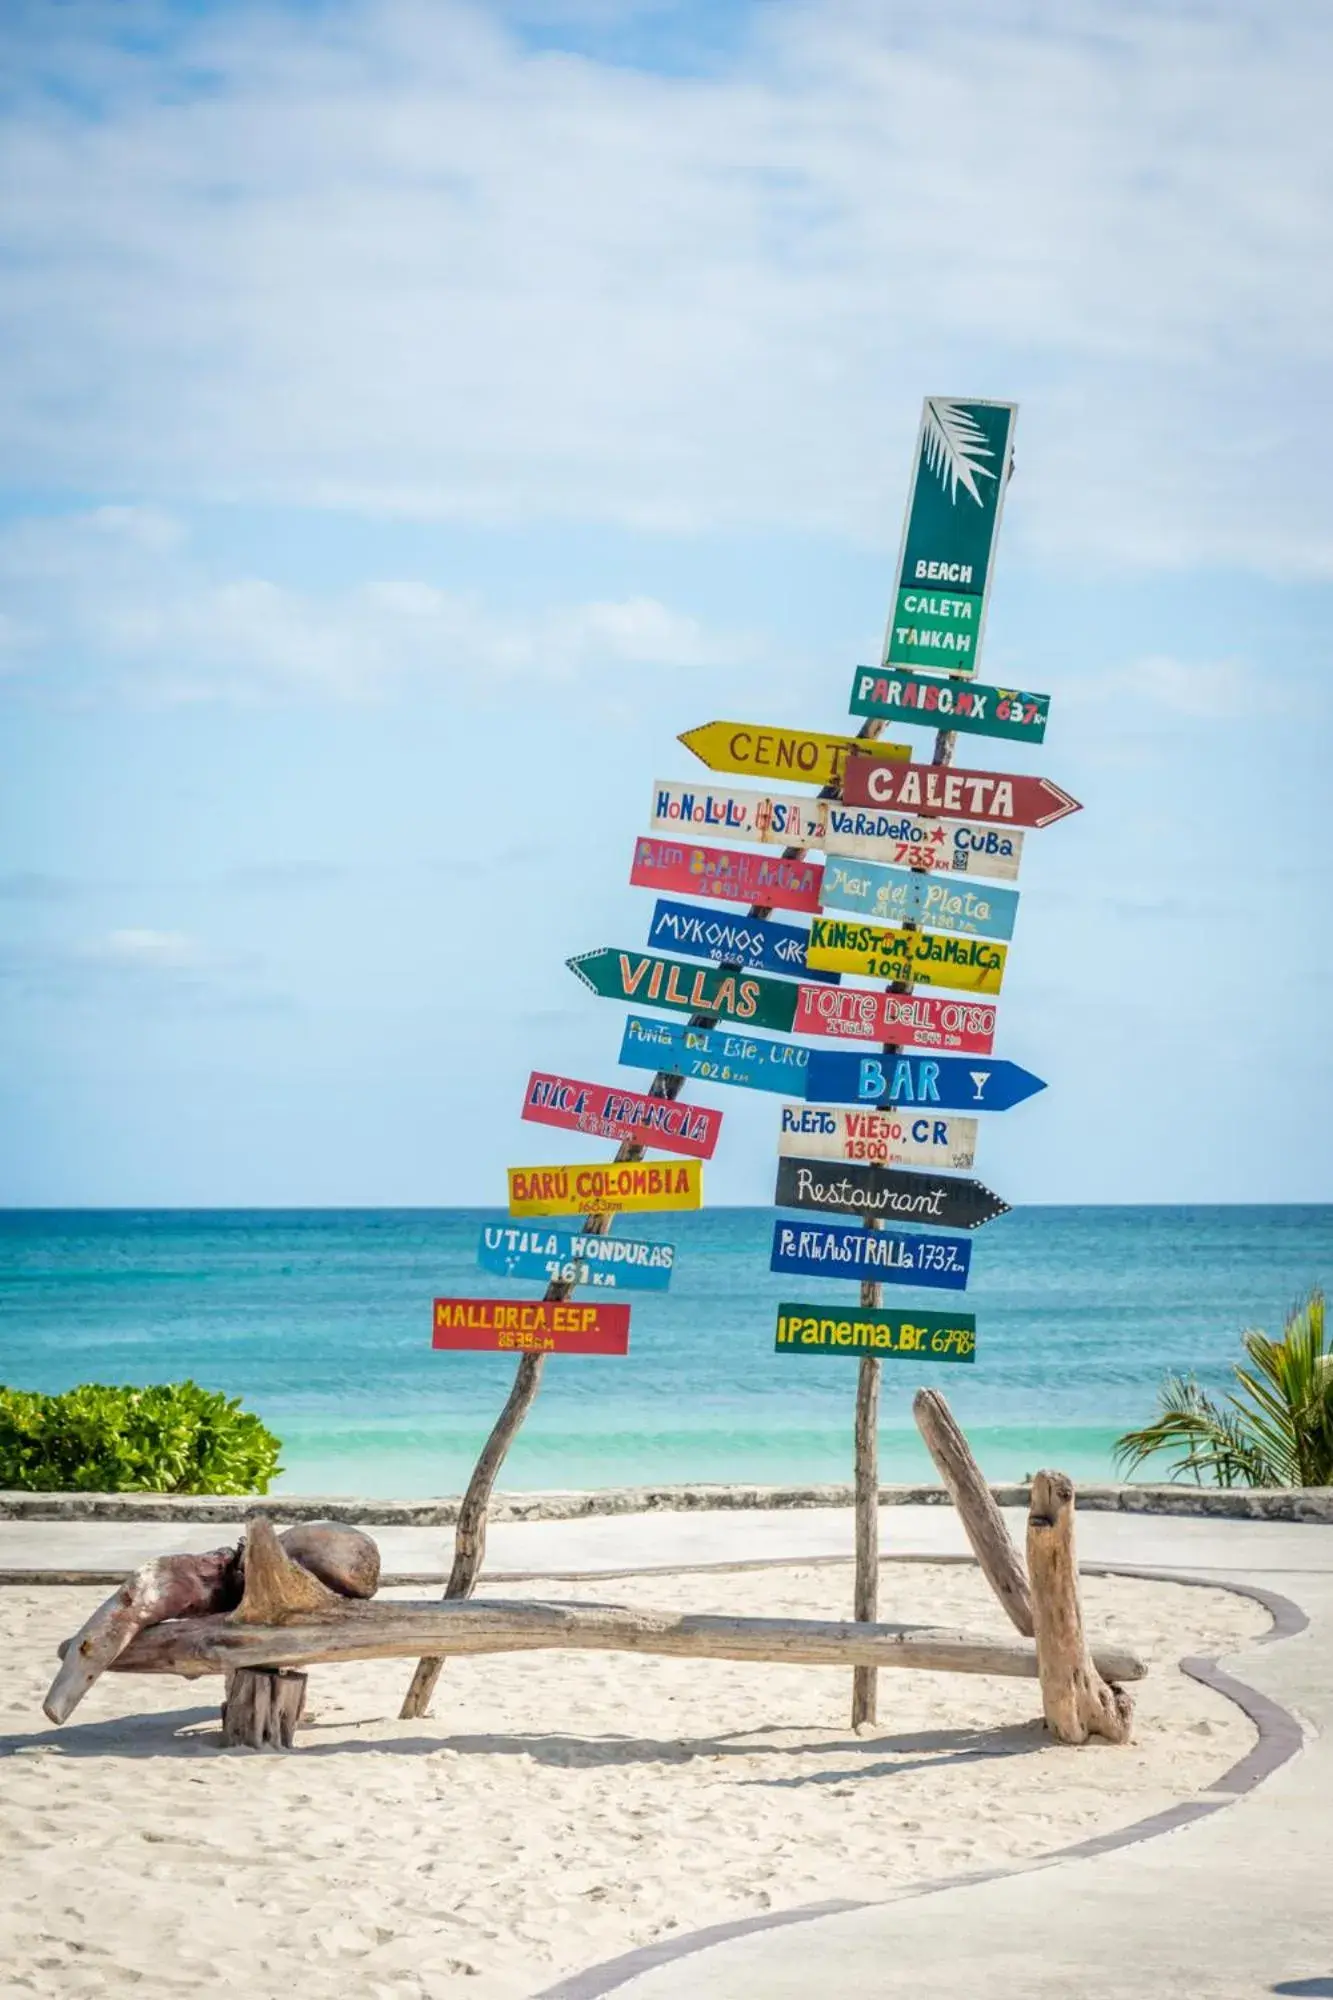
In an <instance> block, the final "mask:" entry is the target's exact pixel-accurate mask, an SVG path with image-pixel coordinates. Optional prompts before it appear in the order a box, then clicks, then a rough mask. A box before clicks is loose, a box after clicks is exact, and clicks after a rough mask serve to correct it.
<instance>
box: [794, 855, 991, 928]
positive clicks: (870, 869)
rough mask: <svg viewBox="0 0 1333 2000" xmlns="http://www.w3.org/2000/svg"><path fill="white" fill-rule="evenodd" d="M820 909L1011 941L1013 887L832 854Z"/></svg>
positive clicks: (825, 873) (826, 871)
mask: <svg viewBox="0 0 1333 2000" xmlns="http://www.w3.org/2000/svg"><path fill="white" fill-rule="evenodd" d="M824 907H825V909H835V910H860V911H861V912H862V913H863V914H864V915H865V916H867V917H879V918H887V919H888V920H889V921H890V922H892V923H900V924H902V923H914V924H924V925H925V927H926V929H927V930H934V931H957V932H958V933H959V935H960V936H962V937H989V938H1011V937H1012V936H1013V934H1014V919H1015V918H1016V917H1017V915H1018V891H1017V889H992V888H991V887H990V885H989V883H987V884H986V885H985V886H983V887H980V888H972V887H970V886H969V885H968V884H967V883H964V882H949V881H946V880H945V878H944V877H943V876H936V875H921V874H918V873H917V872H916V871H915V870H914V869H912V868H887V867H885V866H884V864H883V863H882V862H878V861H846V860H844V859H843V858H842V857H841V856H834V855H830V857H829V861H828V865H827V867H826V868H825V870H824Z"/></svg>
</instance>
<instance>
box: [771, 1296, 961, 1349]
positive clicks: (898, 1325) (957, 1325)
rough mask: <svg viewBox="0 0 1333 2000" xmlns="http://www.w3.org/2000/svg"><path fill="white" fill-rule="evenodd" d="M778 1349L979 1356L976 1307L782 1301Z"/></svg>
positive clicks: (774, 1343) (779, 1317) (776, 1339)
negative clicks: (841, 1307)
mask: <svg viewBox="0 0 1333 2000" xmlns="http://www.w3.org/2000/svg"><path fill="white" fill-rule="evenodd" d="M773 1345H774V1347H775V1348H776V1349H777V1351H778V1353H779V1354H858V1355H864V1354H872V1355H874V1357H875V1358H876V1360H878V1359H880V1358H881V1357H883V1358H884V1359H885V1360H891V1361H898V1360H901V1359H902V1357H903V1356H904V1355H910V1356H911V1357H912V1359H913V1360H914V1361H975V1360H976V1358H977V1323H976V1320H975V1319H974V1318H973V1316H972V1314H971V1313H923V1312H912V1313H906V1312H885V1311H883V1310H882V1309H877V1308H875V1307H866V1306H862V1307H861V1308H860V1310H859V1311H858V1310H856V1309H855V1308H853V1309H852V1310H850V1311H836V1310H835V1311H832V1312H830V1311H829V1310H828V1308H827V1307H824V1306H807V1305H782V1306H779V1307H778V1327H777V1336H776V1338H775V1340H774V1342H773Z"/></svg>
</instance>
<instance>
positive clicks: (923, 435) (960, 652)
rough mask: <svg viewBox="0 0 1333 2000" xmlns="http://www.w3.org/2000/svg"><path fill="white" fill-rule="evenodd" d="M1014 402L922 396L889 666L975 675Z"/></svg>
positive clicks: (886, 649)
mask: <svg viewBox="0 0 1333 2000" xmlns="http://www.w3.org/2000/svg"><path fill="white" fill-rule="evenodd" d="M1017 416H1018V405H1017V404H1016V403H983V402H960V401H958V400H956V399H955V398H953V397H950V396H927V398H926V402H925V407H924V408H923V410H922V412H921V430H920V434H919V435H918V438H917V450H916V465H915V470H914V473H913V478H912V490H911V494H910V495H909V498H908V502H907V520H906V523H905V525H904V527H903V545H902V553H901V555H900V557H899V559H898V584H897V589H896V590H895V592H894V600H893V613H892V616H891V617H890V620H889V629H888V634H887V636H886V639H885V645H884V663H885V665H886V666H890V667H925V668H927V669H929V670H930V671H931V672H932V673H937V674H974V673H975V672H976V670H977V655H978V654H979V653H980V651H981V628H982V624H983V622H984V620H985V615H986V594H987V589H988V587H989V583H990V570H991V561H992V558H993V556H994V553H995V538H996V536H997V535H998V533H999V529H1000V515H1001V513H1002V512H1003V510H1004V489H1005V475H1006V472H1007V470H1008V466H1009V454H1010V451H1011V449H1012V446H1013V437H1014V423H1015V420H1016V418H1017Z"/></svg>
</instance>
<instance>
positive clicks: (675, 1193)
mask: <svg viewBox="0 0 1333 2000" xmlns="http://www.w3.org/2000/svg"><path fill="white" fill-rule="evenodd" d="M703 1198H704V1178H703V1166H702V1164H701V1163H700V1161H698V1160H612V1161H611V1162H610V1163H609V1164H608V1165H606V1166H600V1167H510V1169H509V1213H510V1214H511V1215H620V1214H623V1213H625V1212H626V1211H627V1210H630V1209H637V1210H640V1211H643V1210H648V1211H651V1210H653V1209H658V1208H699V1207H700V1206H701V1205H702V1203H703Z"/></svg>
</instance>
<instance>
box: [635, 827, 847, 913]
mask: <svg viewBox="0 0 1333 2000" xmlns="http://www.w3.org/2000/svg"><path fill="white" fill-rule="evenodd" d="M629 879H630V881H631V882H632V883H633V884H634V886H635V888H636V889H656V890H657V891H658V893H659V894H661V893H662V892H663V891H665V890H668V889H670V890H673V891H674V892H675V893H676V894H677V895H680V896H709V897H716V898H717V900H718V901H719V902H724V903H748V904H750V906H751V907H752V908H754V909H761V910H810V911H812V912H815V913H817V912H818V910H819V898H820V891H821V885H822V883H823V880H824V870H823V868H822V867H821V866H820V864H819V862H817V861H807V860H806V859H805V858H804V857H800V858H798V859H795V860H785V859H784V858H783V857H782V856H781V855H779V854H736V853H734V852H733V851H732V849H731V848H729V847H696V846H695V845H694V843H693V841H689V840H657V839H653V838H651V837H645V838H644V839H642V840H636V841H635V843H634V866H633V867H632V868H631V870H630V876H629Z"/></svg>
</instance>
